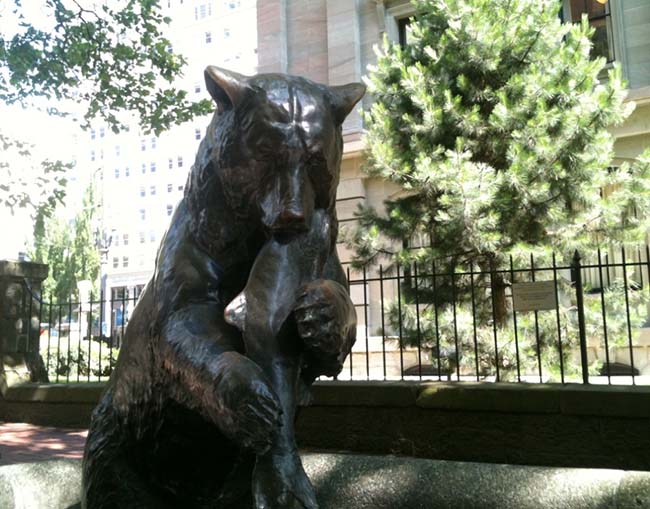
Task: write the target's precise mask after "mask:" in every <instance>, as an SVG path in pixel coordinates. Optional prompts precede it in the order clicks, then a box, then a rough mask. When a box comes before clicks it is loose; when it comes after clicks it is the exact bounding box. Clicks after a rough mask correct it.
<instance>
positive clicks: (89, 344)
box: [16, 283, 139, 383]
mask: <svg viewBox="0 0 650 509" xmlns="http://www.w3.org/2000/svg"><path fill="white" fill-rule="evenodd" d="M25 286H26V289H27V292H26V295H29V296H31V299H28V300H27V301H26V303H25V305H28V306H30V308H29V311H28V314H27V316H31V317H32V319H31V320H28V321H27V323H26V327H25V331H24V334H23V335H22V337H23V338H24V340H23V341H19V342H18V344H17V345H16V351H18V352H24V353H29V354H34V353H36V352H34V351H30V350H34V349H36V348H37V349H38V353H39V354H40V358H41V361H42V366H43V367H44V370H45V372H46V373H47V379H48V381H49V382H51V383H70V382H97V381H105V380H108V377H109V376H110V374H111V372H112V370H113V367H114V366H115V363H116V361H117V356H118V354H119V349H120V346H121V344H122V338H123V337H124V333H125V330H126V326H127V324H128V321H129V316H130V315H131V313H132V312H133V309H134V308H135V305H136V303H137V300H138V297H139V295H135V294H133V295H131V296H127V294H126V293H123V294H122V295H121V296H120V297H118V298H110V299H106V298H105V297H104V294H103V293H101V294H100V295H98V296H97V297H95V296H93V295H92V294H91V295H90V296H89V298H88V299H87V300H84V301H81V300H76V301H75V300H70V301H68V302H65V303H56V302H54V299H53V298H52V297H49V298H47V297H46V296H41V295H38V294H37V293H36V292H34V291H33V290H32V289H31V288H30V287H29V285H28V284H27V283H25ZM35 336H37V337H38V340H37V341H34V340H32V341H29V340H28V339H27V338H34V337H35Z"/></svg>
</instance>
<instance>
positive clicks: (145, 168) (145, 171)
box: [142, 163, 147, 175]
mask: <svg viewBox="0 0 650 509" xmlns="http://www.w3.org/2000/svg"><path fill="white" fill-rule="evenodd" d="M145 173H147V165H146V164H144V163H142V174H143V175H144V174H145Z"/></svg>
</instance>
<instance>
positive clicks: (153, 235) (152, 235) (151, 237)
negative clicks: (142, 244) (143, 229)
mask: <svg viewBox="0 0 650 509" xmlns="http://www.w3.org/2000/svg"><path fill="white" fill-rule="evenodd" d="M149 241H150V242H156V232H155V231H153V230H151V231H150V232H149Z"/></svg>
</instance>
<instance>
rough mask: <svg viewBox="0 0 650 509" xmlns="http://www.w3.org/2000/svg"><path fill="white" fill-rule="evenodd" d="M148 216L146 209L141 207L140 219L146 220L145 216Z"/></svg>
mask: <svg viewBox="0 0 650 509" xmlns="http://www.w3.org/2000/svg"><path fill="white" fill-rule="evenodd" d="M145 217H146V215H145V212H144V209H140V219H141V220H142V221H144V218H145Z"/></svg>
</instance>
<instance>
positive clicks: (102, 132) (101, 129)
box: [99, 127, 106, 138]
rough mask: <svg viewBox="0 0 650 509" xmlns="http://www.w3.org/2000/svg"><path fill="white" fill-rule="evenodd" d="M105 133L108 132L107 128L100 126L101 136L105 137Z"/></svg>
mask: <svg viewBox="0 0 650 509" xmlns="http://www.w3.org/2000/svg"><path fill="white" fill-rule="evenodd" d="M105 134H106V129H104V128H103V127H100V128H99V137H100V138H103V137H104V135H105Z"/></svg>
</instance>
